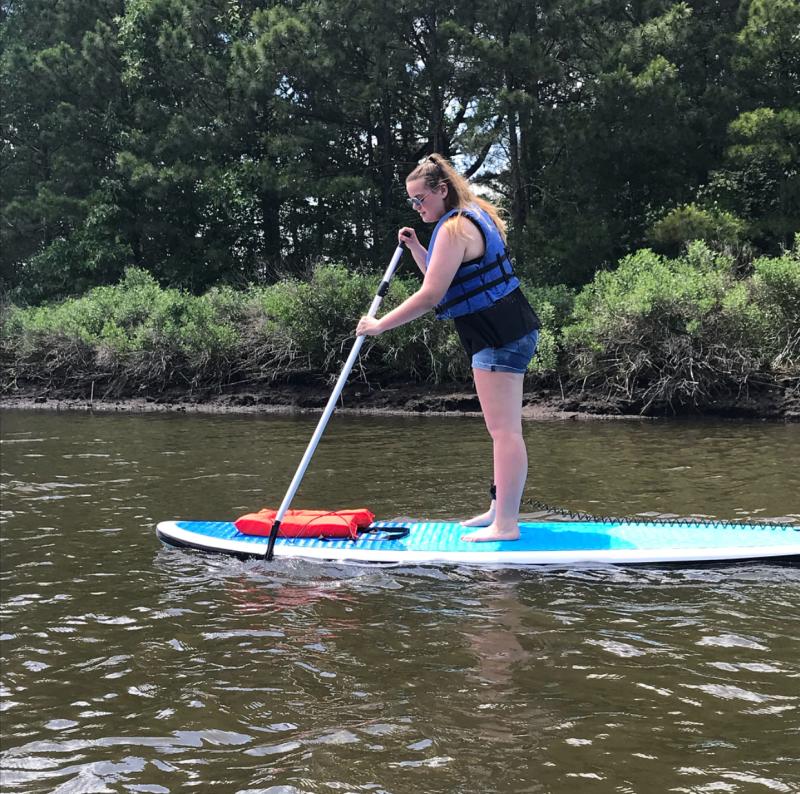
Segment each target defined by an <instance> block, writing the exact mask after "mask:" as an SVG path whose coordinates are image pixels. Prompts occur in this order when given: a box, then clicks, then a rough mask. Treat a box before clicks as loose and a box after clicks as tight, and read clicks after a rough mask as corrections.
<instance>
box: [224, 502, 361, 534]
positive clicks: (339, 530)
mask: <svg viewBox="0 0 800 794" xmlns="http://www.w3.org/2000/svg"><path fill="white" fill-rule="evenodd" d="M276 515H278V511H277V510H271V509H270V508H267V507H265V508H264V509H263V510H259V511H258V512H257V513H248V514H247V515H245V516H242V517H241V518H237V519H236V521H235V522H234V524H235V525H236V529H238V530H239V532H241V533H242V534H243V535H269V533H270V530H271V529H272V525H273V524H274V523H275V516H276ZM374 520H375V514H374V513H371V512H370V511H369V510H367V509H366V508H365V507H362V508H359V509H358V510H287V511H286V515H285V516H284V517H283V520H282V521H281V526H280V530H279V531H278V537H279V538H350V539H351V540H355V539H356V538H357V537H358V530H359V529H366V528H367V527H368V526H369V525H370V524H371V523H372V522H373V521H374Z"/></svg>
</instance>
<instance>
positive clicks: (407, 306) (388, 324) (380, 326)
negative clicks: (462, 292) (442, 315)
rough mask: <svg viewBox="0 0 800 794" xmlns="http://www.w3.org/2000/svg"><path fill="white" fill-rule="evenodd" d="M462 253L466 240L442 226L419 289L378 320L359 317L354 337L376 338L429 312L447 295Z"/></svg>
mask: <svg viewBox="0 0 800 794" xmlns="http://www.w3.org/2000/svg"><path fill="white" fill-rule="evenodd" d="M465 252H466V241H465V240H464V239H463V238H460V237H457V236H456V235H455V234H453V230H452V228H450V226H449V224H445V225H444V226H443V227H442V230H441V232H440V233H439V235H438V236H437V237H436V245H435V246H434V249H433V254H432V256H431V261H430V264H429V265H428V270H427V272H426V273H425V279H424V280H423V282H422V286H421V287H420V288H419V289H418V290H417V291H416V292H415V293H414V294H413V295H412V296H411V297H410V298H406V300H404V301H403V302H402V303H401V304H400V305H399V306H398V307H396V308H395V309H392V311H390V312H389V313H388V314H385V315H384V316H383V317H381V318H380V319H379V320H378V319H375V318H374V317H362V318H361V320H360V321H359V323H358V327H357V328H356V334H358V335H359V336H361V335H366V336H377V335H378V334H381V333H383V332H384V331H388V330H390V329H392V328H397V327H398V326H400V325H405V324H406V323H410V322H411V321H412V320H416V319H417V317H421V316H422V315H423V314H425V313H426V312H428V311H430V310H431V309H432V308H433V307H434V306H436V304H437V303H439V302H440V301H441V300H442V298H443V297H444V294H445V292H447V288H448V287H449V286H450V282H452V280H453V277H454V276H455V274H456V271H457V270H458V268H459V267H460V265H461V263H462V262H463V261H464V255H465ZM415 258H416V257H415Z"/></svg>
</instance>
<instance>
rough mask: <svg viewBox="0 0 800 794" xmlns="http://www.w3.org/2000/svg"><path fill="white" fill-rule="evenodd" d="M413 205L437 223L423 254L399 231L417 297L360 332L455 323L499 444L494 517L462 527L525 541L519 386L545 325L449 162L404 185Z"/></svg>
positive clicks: (484, 207)
mask: <svg viewBox="0 0 800 794" xmlns="http://www.w3.org/2000/svg"><path fill="white" fill-rule="evenodd" d="M406 191H407V192H408V196H409V203H410V204H411V206H412V207H413V208H414V209H415V210H416V211H417V212H418V213H419V215H420V218H421V219H422V220H423V221H425V222H426V223H436V227H435V228H434V230H433V235H432V237H431V242H430V245H429V248H428V249H427V250H426V249H425V248H424V247H423V246H422V244H421V243H420V242H419V240H418V239H417V235H416V234H415V232H414V230H413V229H411V228H409V227H405V228H403V229H400V231H399V234H398V239H400V240H401V241H402V242H404V243H405V244H406V246H407V247H408V249H409V250H410V251H411V253H412V255H413V257H414V260H415V261H416V263H417V265H419V268H420V270H422V272H423V274H424V276H425V277H424V279H423V282H422V286H421V287H420V289H419V290H418V291H417V292H415V293H414V294H413V295H412V296H411V297H410V298H408V299H407V300H405V301H404V302H403V303H401V304H400V305H399V306H398V307H397V308H395V309H393V310H392V311H390V312H389V313H388V314H386V315H384V316H383V317H381V318H380V319H376V318H370V317H362V318H361V320H360V321H359V323H358V327H357V329H356V333H357V334H359V335H366V336H376V335H377V334H380V333H383V332H384V331H388V330H389V329H391V328H396V327H397V326H399V325H404V324H405V323H408V322H411V320H415V319H416V318H417V317H420V316H422V315H423V314H425V313H426V312H428V311H430V310H431V309H433V308H435V309H436V316H437V317H438V318H440V319H445V318H453V319H454V320H455V325H456V330H457V331H458V335H459V337H460V338H461V342H462V344H463V345H464V349H465V350H466V352H467V355H469V356H470V357H471V359H472V371H473V376H474V378H475V388H476V390H477V392H478V399H479V400H480V404H481V410H482V411H483V416H484V419H485V421H486V427H487V429H488V430H489V434H490V435H491V437H492V442H493V453H494V454H493V459H494V483H495V484H494V485H493V486H492V503H491V505H490V507H489V510H488V511H487V512H486V513H484V514H482V515H480V516H476V517H475V518H473V519H471V520H469V521H465V522H463V523H464V525H465V526H470V527H480V529H477V530H476V531H474V532H471V533H469V534H466V535H464V536H463V540H468V541H494V540H516V539H517V538H519V523H518V521H519V505H520V500H521V499H522V490H523V488H524V487H525V479H526V477H527V473H528V456H527V452H526V450H525V442H524V440H523V438H522V379H523V376H524V373H525V370H526V369H527V367H528V363H529V362H530V360H531V358H532V357H533V354H534V352H535V350H536V343H537V340H538V335H539V331H538V329H539V320H538V318H537V317H536V314H535V313H534V311H533V309H531V307H530V304H529V303H528V301H527V300H526V299H525V296H524V295H523V294H522V290H521V289H520V288H519V280H518V279H517V277H516V276H515V275H514V273H513V269H512V265H511V260H510V259H509V257H508V251H507V249H506V247H505V241H506V237H505V224H504V223H503V221H502V220H501V219H500V216H499V215H498V213H497V210H496V209H495V208H494V207H493V206H492V205H491V204H490V203H489V202H487V201H485V200H483V199H481V198H479V197H478V196H476V195H475V193H474V192H473V191H472V189H471V188H470V186H469V183H468V182H467V181H466V179H464V178H463V177H462V176H461V175H460V174H458V173H457V172H456V171H455V170H454V169H453V167H452V166H451V165H450V163H449V162H448V161H447V160H446V159H445V158H443V157H441V156H440V155H438V154H432V155H430V156H429V157H427V158H426V159H425V160H423V161H422V163H421V164H420V165H419V166H417V168H415V169H414V170H413V171H412V172H411V174H409V176H408V178H407V179H406Z"/></svg>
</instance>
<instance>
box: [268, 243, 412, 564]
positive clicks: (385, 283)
mask: <svg viewBox="0 0 800 794" xmlns="http://www.w3.org/2000/svg"><path fill="white" fill-rule="evenodd" d="M405 247H406V246H405V243H403V242H401V243H400V244H399V245H398V246H397V248H396V249H395V251H394V255H393V256H392V261H391V262H389V267H387V268H386V272H385V273H384V274H383V279H382V280H381V283H380V286H379V287H378V291H377V292H376V293H375V297H374V298H373V299H372V305H371V306H370V307H369V311H368V312H367V317H374V316H375V315H376V314H377V313H378V308H379V307H380V305H381V301H382V300H383V296H384V295H385V294H386V291H387V290H388V289H389V284H390V283H391V281H392V277H393V276H394V273H395V271H396V270H397V267H398V265H399V264H400V259H401V257H402V256H403V251H404V250H405ZM364 339H366V337H364V336H357V337H356V341H355V342H354V343H353V349H352V350H351V351H350V355H349V356H348V357H347V361H346V362H345V365H344V368H343V369H342V372H341V374H340V375H339V379H338V380H337V381H336V386H334V389H333V392H331V396H330V397H329V398H328V404H327V405H326V406H325V410H324V411H323V412H322V416H321V417H320V419H319V422H318V423H317V429H316V430H315V431H314V435H313V436H311V441H309V442H308V446H307V447H306V451H305V454H304V455H303V458H302V460H301V461H300V465H299V466H298V467H297V471H296V472H295V475H294V477H293V478H292V482H291V484H290V485H289V490H288V491H287V492H286V496H284V497H283V501H282V502H281V506H280V507H279V508H278V513H277V515H276V516H275V521H274V522H273V524H272V527H271V529H270V532H269V541H268V543H267V553H266V555H265V558H266V560H267V561H268V562H269V561H270V560H272V557H273V552H274V549H275V539H276V538H277V537H278V531H279V530H280V526H281V521H282V520H283V517H284V516H285V515H286V511H287V510H288V509H289V505H290V504H291V503H292V500H293V499H294V497H295V494H296V493H297V489H298V488H299V487H300V483H301V482H302V480H303V477H304V475H305V473H306V469H307V468H308V464H309V463H310V462H311V458H312V457H313V455H314V452H315V451H316V449H317V445H318V444H319V441H320V439H321V438H322V434H323V433H324V432H325V426H326V425H327V424H328V420H329V419H330V418H331V414H332V413H333V411H334V409H335V408H336V403H337V402H338V400H339V397H340V396H341V394H342V389H344V385H345V383H346V382H347V378H348V376H349V375H350V371H351V370H352V369H353V366H354V365H355V363H356V359H357V358H358V354H359V352H360V350H361V346H362V345H363V344H364Z"/></svg>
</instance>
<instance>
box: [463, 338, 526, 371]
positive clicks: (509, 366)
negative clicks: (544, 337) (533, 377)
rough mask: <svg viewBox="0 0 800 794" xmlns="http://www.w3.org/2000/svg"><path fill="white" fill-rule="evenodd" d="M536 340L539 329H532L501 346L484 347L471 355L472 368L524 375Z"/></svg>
mask: <svg viewBox="0 0 800 794" xmlns="http://www.w3.org/2000/svg"><path fill="white" fill-rule="evenodd" d="M538 341H539V331H538V330H536V329H534V330H533V331H531V332H530V333H529V334H525V336H522V337H520V338H519V339H515V340H514V341H513V342H509V343H508V344H507V345H503V346H502V347H484V348H483V350H479V351H478V352H477V353H475V355H474V356H473V357H472V368H473V369H484V370H486V371H488V372H516V373H517V374H518V375H524V374H525V372H526V371H527V369H528V364H529V363H530V361H531V359H532V358H533V354H534V353H535V352H536V344H537V342H538Z"/></svg>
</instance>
